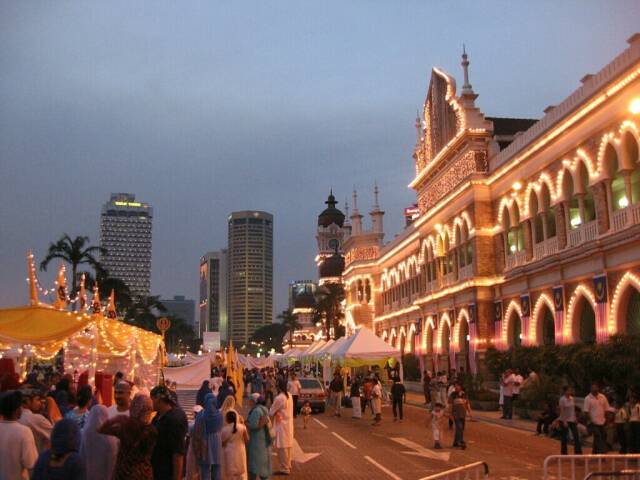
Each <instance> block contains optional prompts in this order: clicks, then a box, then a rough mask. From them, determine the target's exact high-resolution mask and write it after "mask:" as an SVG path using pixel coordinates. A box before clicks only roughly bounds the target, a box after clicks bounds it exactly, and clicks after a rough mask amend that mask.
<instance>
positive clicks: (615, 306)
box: [607, 272, 640, 335]
mask: <svg viewBox="0 0 640 480" xmlns="http://www.w3.org/2000/svg"><path fill="white" fill-rule="evenodd" d="M633 288H635V289H636V290H637V291H638V292H640V278H638V276H637V275H636V274H635V273H633V272H627V273H625V274H624V275H623V276H622V278H621V279H620V281H619V282H618V285H616V289H615V291H614V293H613V297H611V310H610V312H609V322H608V324H607V330H608V332H609V335H613V334H615V333H625V332H626V328H627V325H626V321H625V320H626V319H625V317H624V315H625V313H626V308H625V309H624V310H625V311H624V312H620V309H621V307H623V306H626V305H625V303H626V302H628V301H629V299H628V296H629V294H630V293H631V292H632V290H631V289H633Z"/></svg>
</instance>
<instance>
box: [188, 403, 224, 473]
mask: <svg viewBox="0 0 640 480" xmlns="http://www.w3.org/2000/svg"><path fill="white" fill-rule="evenodd" d="M221 430H222V415H221V414H220V411H219V410H218V406H217V402H216V397H214V396H213V394H212V393H208V394H207V395H206V396H205V398H204V410H202V411H201V412H200V413H198V415H197V416H196V421H195V424H194V427H193V437H192V439H191V442H192V443H191V445H192V448H193V453H194V455H195V457H196V462H197V464H198V469H199V471H200V480H220V479H221V478H222V477H221V473H222V472H221V463H222V439H221V437H220V432H221Z"/></svg>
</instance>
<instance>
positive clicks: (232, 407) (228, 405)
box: [220, 396, 244, 425]
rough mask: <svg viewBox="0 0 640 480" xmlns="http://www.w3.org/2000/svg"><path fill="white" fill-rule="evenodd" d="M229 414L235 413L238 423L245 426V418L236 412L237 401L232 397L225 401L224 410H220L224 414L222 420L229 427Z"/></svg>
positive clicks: (223, 403)
mask: <svg viewBox="0 0 640 480" xmlns="http://www.w3.org/2000/svg"><path fill="white" fill-rule="evenodd" d="M229 412H235V414H236V418H237V419H238V420H237V421H238V423H242V424H244V418H242V415H240V414H239V413H238V411H237V410H236V399H235V398H234V397H232V396H228V397H227V398H225V399H224V402H222V408H221V409H220V413H222V418H223V420H224V424H225V425H227V423H228V422H227V413H229Z"/></svg>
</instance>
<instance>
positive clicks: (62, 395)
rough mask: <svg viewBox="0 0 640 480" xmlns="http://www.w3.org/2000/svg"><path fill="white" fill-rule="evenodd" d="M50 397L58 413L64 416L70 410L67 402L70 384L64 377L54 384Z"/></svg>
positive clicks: (69, 394)
mask: <svg viewBox="0 0 640 480" xmlns="http://www.w3.org/2000/svg"><path fill="white" fill-rule="evenodd" d="M52 395H53V399H54V400H55V401H56V404H57V405H58V409H59V410H60V413H61V414H62V415H65V414H66V413H67V412H68V411H69V410H70V409H71V408H70V407H69V401H70V400H71V391H70V382H69V379H68V378H67V377H66V376H65V377H64V378H62V379H61V380H60V381H59V382H58V383H56V389H55V390H54V392H53V394H52Z"/></svg>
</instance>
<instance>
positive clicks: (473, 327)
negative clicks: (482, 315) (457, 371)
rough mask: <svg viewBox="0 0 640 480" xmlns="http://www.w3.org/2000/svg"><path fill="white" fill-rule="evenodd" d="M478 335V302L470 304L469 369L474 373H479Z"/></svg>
mask: <svg viewBox="0 0 640 480" xmlns="http://www.w3.org/2000/svg"><path fill="white" fill-rule="evenodd" d="M477 335H478V330H477V324H476V304H475V303H471V304H469V370H470V371H471V374H472V375H475V374H476V373H478V366H477V365H476V338H477Z"/></svg>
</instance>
